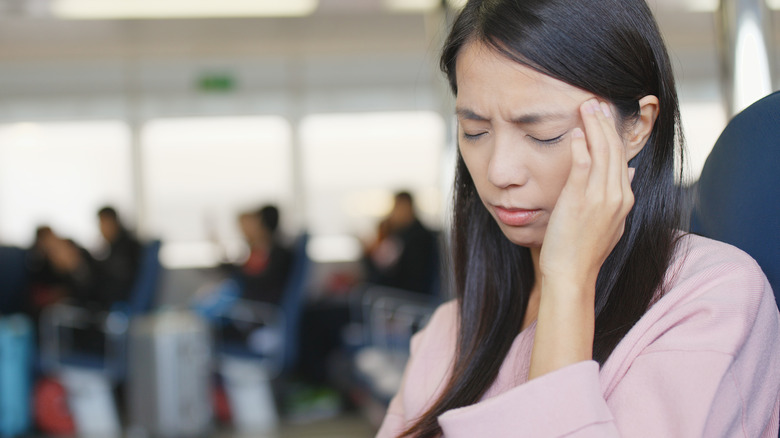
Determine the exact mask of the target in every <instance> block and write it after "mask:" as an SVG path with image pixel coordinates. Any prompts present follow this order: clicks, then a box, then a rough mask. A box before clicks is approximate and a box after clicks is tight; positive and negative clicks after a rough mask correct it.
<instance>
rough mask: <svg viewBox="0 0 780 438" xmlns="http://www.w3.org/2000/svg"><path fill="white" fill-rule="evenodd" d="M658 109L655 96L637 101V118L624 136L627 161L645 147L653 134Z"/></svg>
mask: <svg viewBox="0 0 780 438" xmlns="http://www.w3.org/2000/svg"><path fill="white" fill-rule="evenodd" d="M658 108H659V103H658V98H657V97H655V96H651V95H648V96H645V97H643V98H641V99H639V118H637V119H636V120H635V121H634V123H633V124H632V125H631V126H630V127H629V128H628V132H627V134H626V156H627V157H628V159H629V160H630V159H632V158H634V157H635V156H636V155H637V154H638V153H639V152H640V151H641V150H642V148H644V147H645V144H646V143H647V139H648V138H650V134H651V133H652V132H653V126H655V119H656V118H657V117H658Z"/></svg>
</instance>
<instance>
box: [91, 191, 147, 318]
mask: <svg viewBox="0 0 780 438" xmlns="http://www.w3.org/2000/svg"><path fill="white" fill-rule="evenodd" d="M98 220H99V224H100V234H101V235H102V236H103V239H105V244H106V245H105V247H104V248H103V251H102V253H101V254H99V256H98V257H97V258H96V262H95V270H96V272H95V276H96V278H95V281H96V288H95V292H94V295H93V297H92V298H93V299H94V301H96V302H97V303H98V304H99V305H100V307H103V308H109V307H111V306H112V305H113V304H114V303H117V302H124V301H128V300H129V298H130V291H131V290H132V288H133V284H134V283H135V280H136V276H137V274H138V268H139V265H140V263H141V249H142V248H141V244H140V242H139V241H138V239H137V238H136V237H135V236H134V235H133V234H132V233H131V232H130V231H129V230H128V229H127V228H125V226H124V225H123V224H122V222H121V221H120V219H119V215H118V214H117V212H116V210H115V209H114V208H113V207H108V206H107V207H103V208H101V209H100V210H99V211H98Z"/></svg>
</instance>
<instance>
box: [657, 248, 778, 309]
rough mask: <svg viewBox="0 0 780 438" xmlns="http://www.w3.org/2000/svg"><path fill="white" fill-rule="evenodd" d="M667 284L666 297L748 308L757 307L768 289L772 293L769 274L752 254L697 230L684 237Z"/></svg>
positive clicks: (674, 299) (670, 270)
mask: <svg viewBox="0 0 780 438" xmlns="http://www.w3.org/2000/svg"><path fill="white" fill-rule="evenodd" d="M666 284H667V292H666V295H667V296H665V297H664V299H667V298H668V299H669V300H671V301H682V302H687V301H696V300H706V301H707V302H709V303H713V301H714V303H722V304H724V305H728V306H739V308H741V309H742V310H744V311H750V309H748V308H752V310H753V311H755V307H756V306H758V305H759V304H760V303H761V302H762V301H763V300H764V299H765V298H766V297H765V295H766V294H767V292H769V293H770V294H771V289H769V285H768V282H767V280H766V276H765V275H764V273H763V271H761V267H759V265H758V263H756V261H755V260H754V259H753V258H752V257H750V255H748V254H747V253H745V252H744V251H742V250H740V249H739V248H737V247H735V246H732V245H729V244H727V243H723V242H719V241H717V240H712V239H708V238H705V237H701V236H697V235H693V234H687V235H684V236H682V237H681V238H680V241H679V243H678V248H677V253H676V256H675V259H674V261H673V262H672V264H671V266H670V269H669V272H668V275H667V279H666ZM662 301H663V300H662ZM714 303H713V304H714Z"/></svg>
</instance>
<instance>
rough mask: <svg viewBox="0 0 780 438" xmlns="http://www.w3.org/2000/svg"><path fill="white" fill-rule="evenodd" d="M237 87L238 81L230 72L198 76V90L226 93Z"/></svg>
mask: <svg viewBox="0 0 780 438" xmlns="http://www.w3.org/2000/svg"><path fill="white" fill-rule="evenodd" d="M235 88H236V81H235V79H234V78H233V76H232V75H229V74H206V75H202V76H200V77H199V78H198V90H200V91H206V92H210V93H213V92H218V93H226V92H229V91H233V90H234V89H235Z"/></svg>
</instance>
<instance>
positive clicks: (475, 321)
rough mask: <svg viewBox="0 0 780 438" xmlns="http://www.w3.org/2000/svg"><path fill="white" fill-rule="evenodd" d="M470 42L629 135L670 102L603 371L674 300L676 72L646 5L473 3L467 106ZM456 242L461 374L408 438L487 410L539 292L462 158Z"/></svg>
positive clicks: (528, 264)
mask: <svg viewBox="0 0 780 438" xmlns="http://www.w3.org/2000/svg"><path fill="white" fill-rule="evenodd" d="M471 42H479V43H481V44H485V45H486V46H487V47H491V48H492V49H494V50H495V51H496V52H497V53H500V54H502V55H503V56H506V57H507V58H509V59H511V60H514V61H516V62H518V63H520V64H523V65H525V66H528V67H530V68H532V69H535V70H536V71H539V72H541V73H543V74H545V75H548V76H551V77H553V78H555V79H558V80H561V81H563V82H566V83H568V84H571V85H573V86H575V87H578V88H581V89H583V90H587V91H590V92H591V93H593V94H595V95H597V96H599V97H600V98H602V99H605V100H607V101H609V102H611V103H612V104H613V105H614V106H615V107H616V108H617V111H618V113H619V116H620V119H621V120H622V121H623V125H624V126H630V123H631V122H632V121H634V120H636V118H637V117H638V116H639V103H638V101H639V99H641V98H642V97H645V96H647V95H654V96H657V97H658V99H659V102H660V105H659V113H658V117H657V119H656V123H655V125H654V127H653V130H652V132H651V134H650V137H649V138H648V141H647V144H646V145H645V147H644V148H643V149H642V151H641V152H640V153H639V154H638V155H637V156H636V157H634V158H633V159H632V160H631V162H630V163H629V165H630V166H631V167H635V168H636V175H635V177H634V180H633V183H632V188H633V191H634V197H635V203H634V208H633V209H632V211H631V212H630V213H629V215H628V217H627V219H626V226H625V231H624V234H623V236H622V238H621V239H620V241H619V242H618V244H617V245H616V247H615V248H614V250H613V251H612V253H611V254H610V255H609V257H608V258H607V259H606V261H605V262H604V264H603V266H602V267H601V270H600V272H599V276H598V279H597V282H596V302H595V312H596V326H595V337H594V346H593V358H594V359H595V360H596V361H598V362H599V363H600V364H603V363H604V362H605V361H606V360H607V358H608V357H609V355H610V354H611V353H612V351H613V350H614V348H615V346H616V345H617V344H618V342H620V340H621V339H623V337H624V336H625V334H626V333H627V332H628V331H629V329H631V327H632V326H633V325H634V324H635V323H636V322H637V321H638V320H639V319H640V318H641V317H642V315H643V314H644V313H645V312H646V310H647V308H648V307H649V306H650V305H651V303H652V302H653V298H654V296H656V294H658V293H663V289H664V284H663V283H664V276H665V274H666V271H667V269H668V267H669V265H670V263H671V258H672V256H673V253H674V251H675V247H676V236H677V231H676V230H677V227H679V226H680V201H679V200H680V194H679V189H678V188H677V187H676V186H675V183H674V179H675V172H676V170H675V155H677V154H679V155H678V158H679V160H680V164H681V163H682V144H683V137H682V131H681V130H680V123H679V121H680V120H679V119H680V117H679V108H678V101H677V93H676V90H675V84H674V78H673V75H672V67H671V64H670V62H669V57H668V54H667V52H666V48H665V46H664V43H663V40H662V38H661V35H660V32H659V30H658V27H657V25H656V23H655V20H654V18H653V16H652V13H651V11H650V9H649V8H648V6H647V4H646V3H645V2H644V0H599V1H585V0H578V1H572V0H471V1H469V2H468V3H467V4H466V6H465V7H464V9H463V11H462V12H461V14H460V15H459V16H458V18H457V19H456V20H455V23H454V24H453V27H452V30H451V32H450V34H449V37H448V39H447V41H446V43H445V45H444V49H443V52H442V56H441V68H442V70H443V71H444V73H445V74H446V75H447V77H448V79H449V82H450V86H451V88H452V91H453V93H454V94H456V95H457V93H458V87H457V78H456V76H455V64H456V62H457V58H458V54H459V53H460V50H461V49H462V47H463V46H464V45H466V44H468V43H471ZM679 169H682V166H681V165H680V167H679ZM680 172H681V170H680ZM452 233H453V236H452V237H453V238H452V242H453V243H452V246H453V251H452V257H453V267H454V272H455V278H454V280H455V293H456V297H457V301H458V306H459V329H458V340H457V352H456V357H455V360H454V364H453V365H452V374H451V376H450V379H449V381H448V382H447V384H446V386H445V388H444V390H443V392H442V394H441V396H440V397H439V398H438V399H437V400H436V401H435V402H434V403H433V405H432V407H431V408H430V409H429V410H428V411H426V412H425V413H424V414H423V415H422V416H421V417H420V418H419V419H417V421H416V422H415V423H414V424H413V425H412V426H411V427H410V428H409V429H408V430H407V431H406V432H405V433H404V436H416V437H431V436H436V435H438V434H440V433H441V428H440V426H439V424H438V422H437V417H438V416H439V415H441V414H443V413H444V412H446V411H448V410H450V409H454V408H457V407H462V406H467V405H470V404H473V403H476V402H477V401H479V399H480V398H481V397H482V395H483V394H484V393H485V391H486V390H487V389H488V387H489V386H490V385H491V384H492V383H493V381H494V380H495V378H496V375H497V374H498V371H499V369H500V367H501V364H502V362H503V360H504V358H505V356H506V354H507V352H508V351H509V348H510V346H511V345H512V342H513V341H514V337H515V335H516V334H517V333H519V332H520V330H521V325H522V320H523V318H522V316H521V315H524V314H525V311H526V308H527V305H528V297H529V294H530V291H531V288H532V287H533V285H534V271H533V265H532V261H531V256H530V252H529V250H528V248H523V247H520V246H517V245H514V244H513V243H511V242H510V241H509V240H508V239H507V238H506V237H505V236H504V234H503V233H502V232H501V230H500V228H499V227H498V225H497V224H496V222H495V220H494V219H493V218H492V217H491V216H490V214H489V213H488V211H487V210H486V209H485V207H484V206H483V205H482V203H481V202H480V200H479V196H478V194H477V191H476V188H475V186H474V182H473V181H472V179H471V175H470V174H469V172H468V170H467V168H466V165H465V163H464V162H463V159H462V157H460V155H459V156H458V163H457V170H456V177H455V190H454V212H453V222H452Z"/></svg>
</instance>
